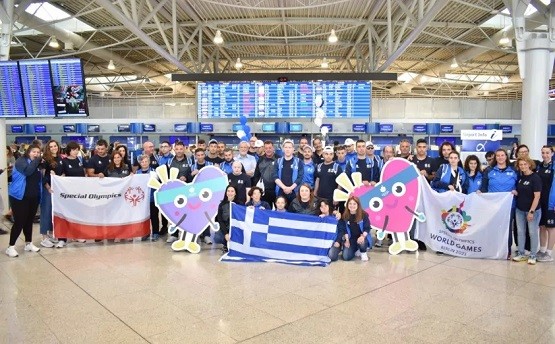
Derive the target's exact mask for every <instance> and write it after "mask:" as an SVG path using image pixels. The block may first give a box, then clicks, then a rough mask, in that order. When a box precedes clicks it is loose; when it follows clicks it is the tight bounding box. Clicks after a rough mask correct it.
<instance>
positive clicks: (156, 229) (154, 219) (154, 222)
mask: <svg viewBox="0 0 555 344" xmlns="http://www.w3.org/2000/svg"><path fill="white" fill-rule="evenodd" d="M158 213H159V210H158V207H157V206H156V205H155V204H154V202H150V225H151V226H152V234H160V220H159V219H158ZM162 219H165V217H164V216H163V215H162ZM167 224H168V220H167V219H166V226H167Z"/></svg>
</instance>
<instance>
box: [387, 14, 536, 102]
mask: <svg viewBox="0 0 555 344" xmlns="http://www.w3.org/2000/svg"><path fill="white" fill-rule="evenodd" d="M543 18H545V17H544V15H543V14H541V13H539V12H536V13H534V14H532V15H531V16H530V17H528V18H526V25H530V27H534V28H536V27H538V26H540V25H542V23H543ZM506 31H507V34H508V36H509V38H511V36H512V35H513V30H512V26H511V27H510V28H508V29H507V30H506ZM501 37H503V30H500V31H498V32H497V33H496V34H494V35H492V36H491V38H486V39H484V40H482V41H480V42H479V43H478V44H477V45H479V47H473V48H470V49H467V50H465V51H463V52H462V53H460V54H458V55H456V56H454V58H456V60H457V62H458V63H459V64H462V63H464V62H465V61H469V60H472V59H473V58H475V57H476V56H479V55H481V54H483V53H485V52H487V51H489V50H491V49H494V50H495V49H497V46H496V44H497V42H499V39H500V38H501ZM494 42H495V44H494ZM451 69H452V68H451V59H450V60H449V61H445V62H444V63H441V64H438V65H436V66H434V67H433V68H430V69H428V70H425V71H424V72H422V73H421V74H419V75H418V76H416V77H415V78H414V79H413V80H412V81H410V82H407V83H405V84H403V85H397V86H393V87H392V88H390V90H389V91H390V92H391V94H399V93H405V92H410V90H411V89H412V88H413V87H415V86H418V85H419V84H420V83H422V80H424V78H426V77H427V76H429V75H442V74H445V73H446V72H447V71H449V70H451Z"/></svg>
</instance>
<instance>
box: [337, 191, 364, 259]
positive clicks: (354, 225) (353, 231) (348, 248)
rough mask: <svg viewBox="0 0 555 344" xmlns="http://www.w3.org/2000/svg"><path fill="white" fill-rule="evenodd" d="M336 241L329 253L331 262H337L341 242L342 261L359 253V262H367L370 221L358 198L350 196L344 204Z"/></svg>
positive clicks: (338, 223)
mask: <svg viewBox="0 0 555 344" xmlns="http://www.w3.org/2000/svg"><path fill="white" fill-rule="evenodd" d="M337 233H338V234H337V239H336V241H335V242H334V244H333V246H332V247H331V250H330V252H329V257H330V258H331V260H332V261H334V260H337V259H338V258H337V257H338V255H339V250H340V246H341V242H343V260H351V259H353V257H354V256H355V255H357V254H356V251H357V250H358V252H359V253H360V260H362V261H363V262H365V261H368V259H369V258H368V254H367V253H366V250H367V249H368V240H367V239H366V238H367V236H368V235H370V219H369V218H368V214H366V212H365V211H364V209H362V206H361V205H360V200H359V199H358V197H355V196H351V197H349V199H348V200H347V202H346V206H345V211H344V212H343V215H342V216H341V219H340V220H339V221H338V222H337Z"/></svg>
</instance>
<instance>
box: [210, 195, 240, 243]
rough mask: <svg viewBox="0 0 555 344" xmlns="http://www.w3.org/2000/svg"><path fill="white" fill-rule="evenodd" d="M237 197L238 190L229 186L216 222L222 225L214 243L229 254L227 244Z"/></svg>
mask: <svg viewBox="0 0 555 344" xmlns="http://www.w3.org/2000/svg"><path fill="white" fill-rule="evenodd" d="M236 197H237V189H236V188H235V187H234V186H233V185H228V186H227V188H226V189H225V196H224V199H223V200H222V201H221V202H220V205H219V206H218V214H217V215H216V222H218V224H219V225H220V230H219V231H217V232H215V233H214V242H215V243H216V244H222V245H223V246H222V251H224V253H225V252H227V242H228V241H229V229H230V222H231V220H230V214H231V203H234V201H235V199H236Z"/></svg>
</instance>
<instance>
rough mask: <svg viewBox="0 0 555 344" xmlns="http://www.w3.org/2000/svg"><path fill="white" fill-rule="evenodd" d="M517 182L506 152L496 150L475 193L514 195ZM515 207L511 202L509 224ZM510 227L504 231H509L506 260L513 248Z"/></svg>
mask: <svg viewBox="0 0 555 344" xmlns="http://www.w3.org/2000/svg"><path fill="white" fill-rule="evenodd" d="M517 181H518V172H517V171H515V169H514V168H513V165H512V164H509V157H508V156H507V152H505V150H503V149H498V150H496V151H495V158H494V160H493V162H492V166H490V167H488V168H486V169H485V170H484V173H483V175H482V186H481V187H480V190H479V191H476V192H477V193H480V192H512V193H513V195H515V194H516V184H517ZM515 207H516V204H515V202H514V201H513V206H512V209H511V214H510V216H511V219H510V222H509V223H510V224H512V223H513V219H514V217H515ZM510 227H511V226H510V225H509V228H507V229H506V230H508V231H509V241H508V251H507V259H511V247H512V246H513V236H512V234H511V232H512V231H511V230H510Z"/></svg>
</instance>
